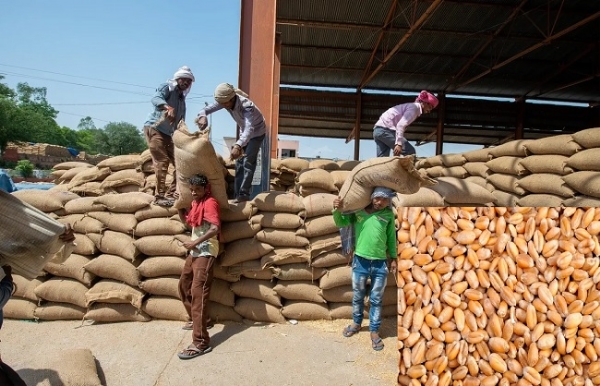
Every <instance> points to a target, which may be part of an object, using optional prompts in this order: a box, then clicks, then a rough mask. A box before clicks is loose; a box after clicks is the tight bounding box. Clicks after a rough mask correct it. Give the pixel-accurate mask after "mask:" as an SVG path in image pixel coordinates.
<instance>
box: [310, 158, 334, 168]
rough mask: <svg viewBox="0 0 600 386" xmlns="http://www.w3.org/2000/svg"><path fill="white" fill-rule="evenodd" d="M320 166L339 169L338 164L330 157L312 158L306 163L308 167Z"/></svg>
mask: <svg viewBox="0 0 600 386" xmlns="http://www.w3.org/2000/svg"><path fill="white" fill-rule="evenodd" d="M315 168H320V169H324V170H339V168H340V165H338V164H337V162H335V161H334V160H330V159H322V158H320V159H314V160H312V161H310V162H309V163H308V169H315Z"/></svg>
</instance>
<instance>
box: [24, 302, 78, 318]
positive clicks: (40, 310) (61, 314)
mask: <svg viewBox="0 0 600 386" xmlns="http://www.w3.org/2000/svg"><path fill="white" fill-rule="evenodd" d="M86 312H87V309H85V308H82V307H79V306H76V305H74V304H69V303H54V302H46V303H44V304H42V305H40V306H38V307H37V308H36V309H35V311H34V312H33V315H34V316H35V318H36V319H39V320H81V319H83V315H85V313H86Z"/></svg>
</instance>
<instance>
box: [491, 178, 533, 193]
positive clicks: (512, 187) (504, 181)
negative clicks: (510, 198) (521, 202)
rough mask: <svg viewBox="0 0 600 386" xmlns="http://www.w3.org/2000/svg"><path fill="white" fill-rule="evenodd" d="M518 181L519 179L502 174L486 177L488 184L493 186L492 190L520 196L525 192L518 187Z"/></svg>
mask: <svg viewBox="0 0 600 386" xmlns="http://www.w3.org/2000/svg"><path fill="white" fill-rule="evenodd" d="M519 179H520V177H517V176H513V175H510V174H504V173H494V174H491V175H489V176H488V177H487V180H488V182H489V183H491V184H492V185H494V188H496V189H500V190H504V191H505V192H509V193H514V194H518V195H521V196H522V195H524V194H526V193H527V191H526V190H525V189H523V188H522V187H521V186H519Z"/></svg>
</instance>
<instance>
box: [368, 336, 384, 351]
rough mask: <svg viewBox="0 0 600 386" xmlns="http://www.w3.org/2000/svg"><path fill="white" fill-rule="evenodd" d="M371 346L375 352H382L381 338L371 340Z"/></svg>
mask: <svg viewBox="0 0 600 386" xmlns="http://www.w3.org/2000/svg"><path fill="white" fill-rule="evenodd" d="M371 346H372V347H373V350H375V351H381V350H383V346H384V345H383V341H382V340H381V338H379V337H378V338H377V339H373V338H371Z"/></svg>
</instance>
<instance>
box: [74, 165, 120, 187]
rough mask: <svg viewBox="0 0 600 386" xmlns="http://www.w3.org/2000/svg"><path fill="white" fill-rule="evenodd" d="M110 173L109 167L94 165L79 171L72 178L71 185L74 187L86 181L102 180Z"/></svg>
mask: <svg viewBox="0 0 600 386" xmlns="http://www.w3.org/2000/svg"><path fill="white" fill-rule="evenodd" d="M109 175H110V169H109V168H107V167H101V168H99V167H97V166H94V167H91V168H87V169H85V170H82V171H80V172H79V173H77V175H75V176H74V177H73V178H71V181H70V182H69V186H70V187H71V188H74V187H76V186H80V185H83V184H85V183H86V182H101V181H103V180H104V179H105V178H106V177H108V176H109Z"/></svg>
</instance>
